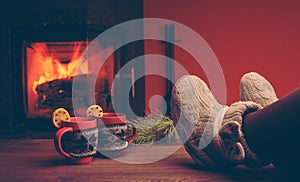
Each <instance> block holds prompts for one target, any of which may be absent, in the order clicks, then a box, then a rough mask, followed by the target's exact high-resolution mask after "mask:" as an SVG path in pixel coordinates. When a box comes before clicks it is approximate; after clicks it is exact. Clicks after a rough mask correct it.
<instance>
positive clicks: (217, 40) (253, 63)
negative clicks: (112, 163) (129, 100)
mask: <svg viewBox="0 0 300 182" xmlns="http://www.w3.org/2000/svg"><path fill="white" fill-rule="evenodd" d="M144 17H145V18H166V19H170V20H173V21H177V22H179V23H182V24H184V25H186V26H188V27H190V28H191V29H193V30H195V31H196V32H197V33H198V34H200V35H201V36H202V37H203V38H204V39H205V40H206V41H207V42H208V44H209V45H210V46H211V48H212V49H213V51H214V52H215V54H216V56H217V57H218V59H219V62H220V64H221V66H222V68H223V71H224V75H225V79H226V84H227V102H228V103H231V102H233V101H236V100H239V80H240V78H241V76H242V75H243V74H244V73H246V72H249V71H256V72H258V73H260V74H262V75H264V76H265V77H266V78H268V79H269V80H270V81H271V82H272V84H273V85H274V87H275V90H276V91H277V93H278V96H279V97H282V96H284V95H285V94H287V93H289V92H290V91H292V90H294V89H295V88H297V87H298V86H299V85H300V1H297V0H286V1H283V0H227V1H222V0H200V1H197V0H185V1H182V0H163V1H162V0H145V1H144ZM175 35H176V32H175ZM175 37H176V36H175ZM151 49H152V48H151V46H149V45H148V46H147V45H145V53H146V54H147V53H149V52H151ZM175 60H178V61H179V62H180V63H181V64H182V65H183V66H185V67H186V69H188V70H189V71H190V72H191V73H193V74H197V75H199V76H201V77H202V78H204V79H205V80H206V78H205V75H204V73H203V72H202V71H201V70H199V68H193V66H190V64H189V63H188V62H189V61H190V60H192V58H191V56H189V55H188V54H187V53H184V52H183V51H181V50H180V49H175ZM151 95H152V90H151V88H150V87H149V86H148V85H147V82H146V98H149V97H151Z"/></svg>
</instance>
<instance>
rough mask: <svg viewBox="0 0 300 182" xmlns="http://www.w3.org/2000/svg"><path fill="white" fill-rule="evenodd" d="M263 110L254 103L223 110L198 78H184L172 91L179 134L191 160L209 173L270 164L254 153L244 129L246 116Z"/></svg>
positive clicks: (187, 76)
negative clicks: (243, 122)
mask: <svg viewBox="0 0 300 182" xmlns="http://www.w3.org/2000/svg"><path fill="white" fill-rule="evenodd" d="M260 108H261V106H260V105H259V104H256V103H254V102H250V101H249V102H235V103H233V104H232V105H230V106H229V107H227V106H223V105H221V104H219V103H218V102H217V101H216V99H215V98H214V96H213V94H212V93H211V91H210V90H209V88H208V87H207V85H206V84H205V82H204V81H202V80H201V79H200V78H198V77H196V76H190V75H186V76H183V77H181V78H180V79H179V80H178V81H177V82H176V84H175V86H174V88H173V91H172V99H171V111H172V119H173V120H174V122H175V124H176V128H177V132H178V134H179V136H180V138H181V139H182V140H183V141H184V142H185V149H186V150H187V152H188V153H189V154H190V156H191V157H192V158H193V159H194V160H195V161H196V162H197V163H198V164H199V165H200V166H201V167H203V168H206V169H214V170H218V169H224V168H228V167H233V166H236V165H239V164H244V165H247V166H250V167H259V166H263V165H265V164H266V163H265V162H263V161H261V160H260V159H259V158H258V157H257V156H256V155H255V154H254V153H253V152H251V150H250V149H249V147H248V145H247V142H246V140H245V139H244V135H243V132H242V129H241V128H242V119H243V115H244V114H245V113H248V112H254V111H256V110H258V109H260Z"/></svg>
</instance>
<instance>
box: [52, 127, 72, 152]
mask: <svg viewBox="0 0 300 182" xmlns="http://www.w3.org/2000/svg"><path fill="white" fill-rule="evenodd" d="M72 131H73V128H72V127H64V128H61V129H59V130H58V131H57V132H56V134H55V137H56V139H57V146H58V147H57V150H58V152H59V153H60V154H62V155H64V156H66V157H68V158H71V155H70V154H68V153H67V152H65V151H64V150H63V148H62V146H61V138H62V136H63V135H64V134H65V133H67V132H72Z"/></svg>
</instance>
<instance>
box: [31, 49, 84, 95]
mask: <svg viewBox="0 0 300 182" xmlns="http://www.w3.org/2000/svg"><path fill="white" fill-rule="evenodd" d="M81 46H82V45H81V44H80V43H78V44H76V45H75V46H74V52H73V55H72V56H70V57H71V58H70V61H68V63H63V62H62V60H59V59H57V58H55V57H54V56H53V55H50V54H51V53H50V51H49V49H48V47H47V45H46V43H34V44H33V45H32V46H31V47H32V48H33V50H34V52H35V54H34V60H33V61H39V63H40V65H41V67H40V68H39V76H37V80H36V81H34V82H33V86H32V89H33V92H34V93H35V94H37V91H36V87H37V86H38V85H40V84H42V83H45V82H49V81H52V80H55V79H63V78H70V77H72V76H74V75H75V74H85V73H87V72H88V71H87V69H88V68H87V65H80V67H79V68H80V69H77V65H78V64H79V63H80V58H81V54H82V52H81ZM75 72H76V73H75Z"/></svg>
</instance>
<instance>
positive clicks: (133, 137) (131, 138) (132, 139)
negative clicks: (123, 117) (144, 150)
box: [125, 121, 136, 143]
mask: <svg viewBox="0 0 300 182" xmlns="http://www.w3.org/2000/svg"><path fill="white" fill-rule="evenodd" d="M125 123H126V125H131V127H132V128H133V134H132V135H131V137H130V138H129V139H128V140H127V142H128V143H132V142H133V141H134V139H135V137H136V127H135V125H134V124H133V123H131V122H130V121H126V122H125Z"/></svg>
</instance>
